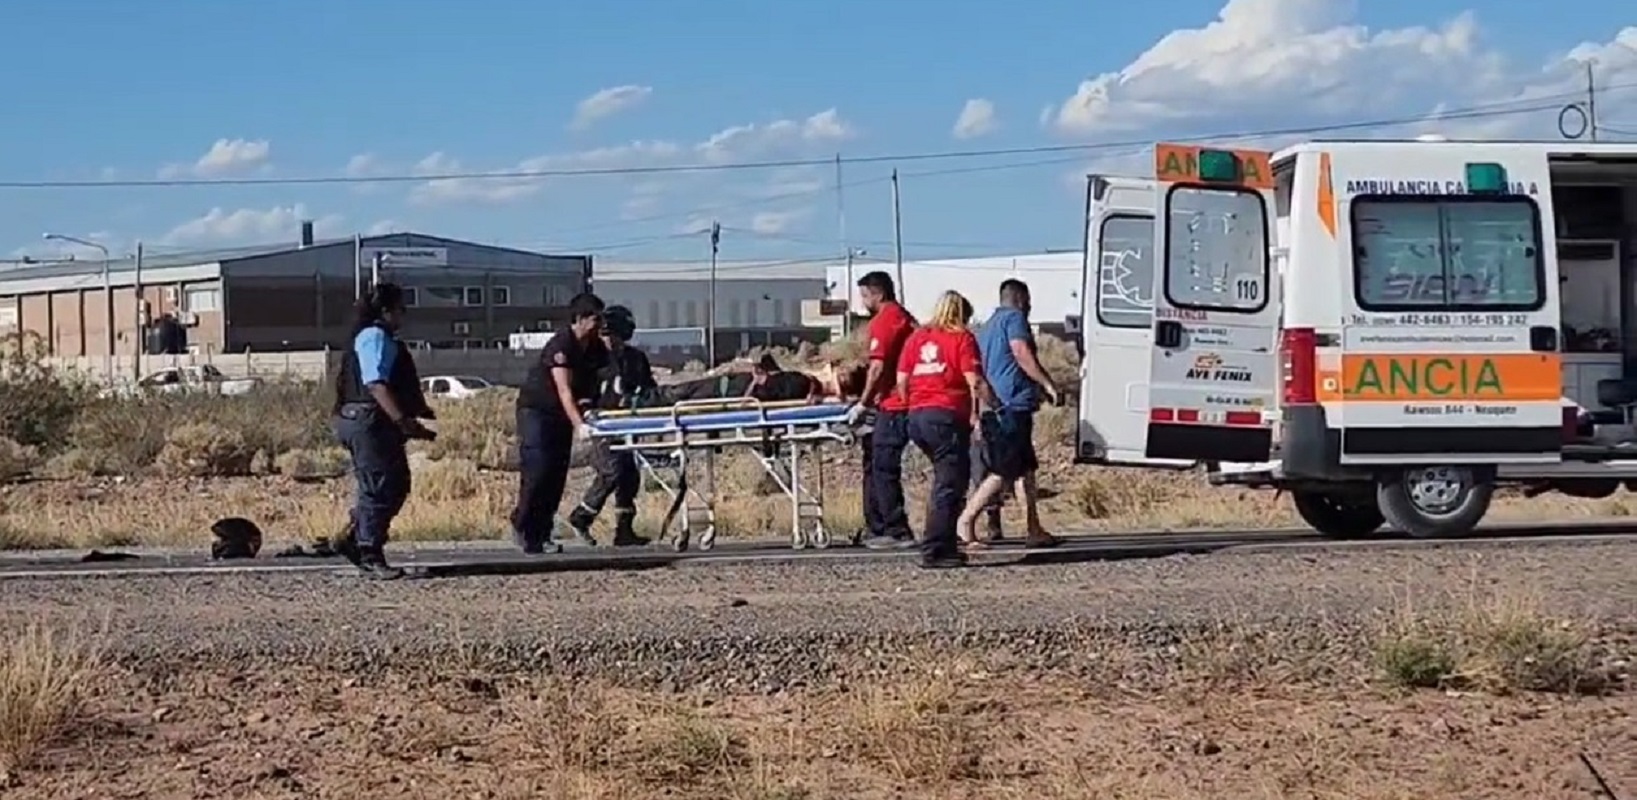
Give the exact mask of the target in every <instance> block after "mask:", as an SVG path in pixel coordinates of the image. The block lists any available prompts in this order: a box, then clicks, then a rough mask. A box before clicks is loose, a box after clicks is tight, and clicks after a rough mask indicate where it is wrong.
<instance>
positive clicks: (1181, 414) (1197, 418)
mask: <svg viewBox="0 0 1637 800" xmlns="http://www.w3.org/2000/svg"><path fill="white" fill-rule="evenodd" d="M1148 421H1149V422H1166V423H1180V424H1183V425H1224V426H1227V427H1230V428H1265V427H1267V425H1266V424H1264V423H1263V422H1262V412H1260V411H1201V410H1200V409H1197V408H1156V409H1152V410H1150V411H1149V412H1148Z"/></svg>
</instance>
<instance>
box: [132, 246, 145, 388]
mask: <svg viewBox="0 0 1637 800" xmlns="http://www.w3.org/2000/svg"><path fill="white" fill-rule="evenodd" d="M131 264H132V266H133V268H134V269H133V272H132V274H131V284H132V289H131V291H132V293H134V294H135V295H136V313H135V314H134V315H133V316H132V318H133V319H134V320H136V347H135V348H134V349H133V351H132V352H134V353H135V356H134V357H133V358H132V359H131V375H132V378H131V379H132V380H136V381H140V380H142V354H143V352H144V351H145V350H147V347H146V345H147V342H146V340H144V338H143V336H144V334H146V333H147V327H148V326H147V320H145V319H143V317H144V316H145V315H146V312H147V310H148V303H147V300H146V298H144V297H143V296H142V242H141V241H140V240H139V241H138V242H137V243H136V254H135V255H133V256H131Z"/></svg>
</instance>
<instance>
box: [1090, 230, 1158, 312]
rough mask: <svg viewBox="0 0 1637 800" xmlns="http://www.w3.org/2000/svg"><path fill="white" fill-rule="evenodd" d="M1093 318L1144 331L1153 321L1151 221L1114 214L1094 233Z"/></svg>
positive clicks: (1152, 242)
mask: <svg viewBox="0 0 1637 800" xmlns="http://www.w3.org/2000/svg"><path fill="white" fill-rule="evenodd" d="M1098 243H1099V245H1100V247H1099V250H1098V255H1099V260H1100V262H1101V263H1099V264H1098V265H1097V270H1098V273H1097V274H1098V279H1097V319H1098V320H1099V321H1101V322H1102V323H1103V324H1104V325H1107V326H1108V327H1111V328H1147V327H1148V326H1149V325H1151V324H1153V319H1154V218H1153V217H1147V216H1137V215H1132V214H1116V215H1113V216H1109V217H1106V218H1105V219H1104V220H1103V225H1102V230H1101V231H1099V233H1098Z"/></svg>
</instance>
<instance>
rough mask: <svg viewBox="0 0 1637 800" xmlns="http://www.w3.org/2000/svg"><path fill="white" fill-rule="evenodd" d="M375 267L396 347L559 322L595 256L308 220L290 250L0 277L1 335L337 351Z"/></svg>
mask: <svg viewBox="0 0 1637 800" xmlns="http://www.w3.org/2000/svg"><path fill="white" fill-rule="evenodd" d="M372 268H375V269H378V270H379V274H380V277H381V279H382V280H391V281H394V282H397V283H399V284H401V285H403V286H404V287H405V290H406V295H407V297H406V299H407V302H408V304H409V305H410V306H411V312H410V313H409V314H408V319H407V320H406V322H405V325H404V328H403V330H402V331H401V332H400V335H401V336H402V337H403V338H404V339H405V340H407V341H410V342H413V343H416V344H420V345H424V346H430V347H435V348H482V347H504V346H506V343H507V340H508V336H509V334H511V333H513V332H515V331H518V330H548V329H550V328H551V327H552V326H554V325H555V324H557V323H559V322H560V321H561V320H563V319H564V318H565V316H566V313H567V305H568V303H569V301H570V300H571V299H572V298H573V297H574V295H575V294H577V293H579V292H581V291H584V290H585V289H586V288H587V287H589V286H590V283H591V272H592V260H591V257H590V256H573V255H568V256H554V255H544V254H541V253H533V252H527V251H523V250H515V249H510V248H504V247H492V246H488V245H481V244H474V243H471V242H462V241H457V240H453V239H444V238H440V237H436V236H427V235H423V234H416V233H393V234H389V235H384V236H370V237H364V238H362V239H356V238H347V239H338V240H324V241H315V240H314V239H313V231H312V225H311V224H310V223H309V224H304V225H303V226H302V228H301V235H300V237H299V238H298V240H297V241H294V242H291V243H289V244H287V245H272V246H261V247H250V248H238V249H234V250H223V251H216V252H208V253H206V252H195V253H189V254H186V255H181V256H166V255H155V254H147V255H146V256H145V257H144V258H142V259H140V261H139V260H138V259H137V258H136V257H135V256H128V257H124V258H115V259H112V260H110V261H108V262H106V263H105V262H103V261H101V260H100V259H99V260H81V261H77V262H75V263H69V264H50V265H28V266H21V267H17V268H13V269H8V270H4V271H0V334H4V333H9V332H24V333H27V334H32V335H34V336H37V337H38V338H39V339H40V341H42V342H43V343H44V345H45V347H46V348H47V349H48V351H49V353H48V354H49V355H51V356H57V357H76V356H104V355H109V356H122V355H136V354H138V353H142V352H152V351H153V350H152V348H151V346H150V340H151V339H152V338H154V337H152V336H151V335H150V334H151V332H152V331H155V330H157V329H161V328H165V329H171V330H175V329H178V328H179V329H180V330H183V331H185V332H186V340H187V344H186V350H187V351H188V352H192V353H197V354H213V353H242V352H265V351H276V350H285V351H289V350H316V349H321V348H324V347H334V346H337V345H340V344H343V343H344V342H345V341H346V340H347V337H348V334H349V332H350V327H351V325H352V321H353V320H352V308H353V302H354V298H355V296H356V292H357V287H358V285H359V284H358V279H359V276H360V275H362V278H363V281H364V282H365V283H366V285H367V281H368V280H369V278H370V272H371V270H372ZM139 297H140V299H141V302H138V298H139Z"/></svg>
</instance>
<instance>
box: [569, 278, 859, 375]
mask: <svg viewBox="0 0 1637 800" xmlns="http://www.w3.org/2000/svg"><path fill="white" fill-rule="evenodd" d="M713 283H714V284H715V298H716V353H717V357H718V358H719V359H722V358H728V357H731V356H733V355H735V354H737V353H739V352H742V351H745V350H748V349H750V348H753V347H794V346H796V345H797V344H799V343H800V342H802V341H811V342H823V341H825V340H826V339H828V338H829V335H830V332H829V330H828V329H826V328H823V327H811V326H808V325H806V324H804V323H803V320H802V304H803V303H804V302H810V301H813V300H817V299H821V298H823V297H824V296H825V293H826V291H827V287H826V284H825V275H824V267H823V265H821V264H791V263H789V262H749V261H723V262H720V263H718V264H717V268H716V270H715V271H714V281H713V272H712V270H711V266H710V263H709V262H702V263H695V262H683V263H666V262H648V263H619V262H608V261H599V262H598V263H597V275H596V279H595V289H596V292H597V294H598V295H599V296H601V297H602V298H603V300H605V301H606V302H608V303H609V304H618V305H623V306H626V307H628V308H630V309H631V311H632V312H633V313H635V314H636V316H637V325H638V327H639V328H640V329H641V330H640V331H639V333H638V338H639V340H641V339H644V338H646V339H648V340H649V341H650V342H659V341H661V340H663V341H666V342H668V344H667V345H666V346H665V349H667V350H671V349H677V348H678V347H681V345H680V344H679V343H680V342H683V341H692V342H694V343H695V344H694V345H692V347H694V348H697V350H698V351H699V352H698V353H697V354H696V355H694V357H695V358H702V357H703V350H704V344H705V331H706V329H707V328H709V327H710V322H711V321H710V308H711V297H712V288H711V287H712V284H713ZM660 331H664V332H666V333H667V334H669V335H667V336H664V337H661V336H660V335H659V333H660ZM644 348H645V349H652V346H651V345H650V344H644Z"/></svg>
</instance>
